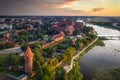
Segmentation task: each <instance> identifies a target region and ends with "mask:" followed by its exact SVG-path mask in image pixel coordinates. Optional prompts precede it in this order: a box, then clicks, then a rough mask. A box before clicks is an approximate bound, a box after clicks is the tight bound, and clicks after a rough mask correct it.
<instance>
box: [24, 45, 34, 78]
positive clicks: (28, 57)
mask: <svg viewBox="0 0 120 80" xmlns="http://www.w3.org/2000/svg"><path fill="white" fill-rule="evenodd" d="M24 60H25V72H26V73H28V75H29V76H30V75H32V67H33V53H32V51H31V49H30V48H29V46H28V47H27V50H26V52H25V54H24Z"/></svg>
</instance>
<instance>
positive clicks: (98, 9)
mask: <svg viewBox="0 0 120 80" xmlns="http://www.w3.org/2000/svg"><path fill="white" fill-rule="evenodd" d="M104 9H105V8H93V10H92V11H93V12H98V11H102V10H104Z"/></svg>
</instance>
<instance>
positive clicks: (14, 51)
mask: <svg viewBox="0 0 120 80" xmlns="http://www.w3.org/2000/svg"><path fill="white" fill-rule="evenodd" d="M36 42H38V41H32V42H29V44H33V43H36ZM19 51H21V46H18V47H13V48H9V49H5V50H2V51H0V54H9V53H11V52H12V53H16V52H19Z"/></svg>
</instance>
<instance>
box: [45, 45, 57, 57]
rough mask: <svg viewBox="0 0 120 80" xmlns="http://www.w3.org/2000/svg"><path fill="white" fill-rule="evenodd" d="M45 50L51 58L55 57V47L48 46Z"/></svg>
mask: <svg viewBox="0 0 120 80" xmlns="http://www.w3.org/2000/svg"><path fill="white" fill-rule="evenodd" d="M45 52H46V53H47V56H48V57H51V58H53V57H54V56H55V53H56V51H55V48H53V47H48V48H46V49H45Z"/></svg>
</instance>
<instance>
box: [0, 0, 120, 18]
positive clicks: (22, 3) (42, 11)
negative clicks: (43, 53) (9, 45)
mask: <svg viewBox="0 0 120 80" xmlns="http://www.w3.org/2000/svg"><path fill="white" fill-rule="evenodd" d="M0 15H65V16H66V15H67V16H120V0H0Z"/></svg>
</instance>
